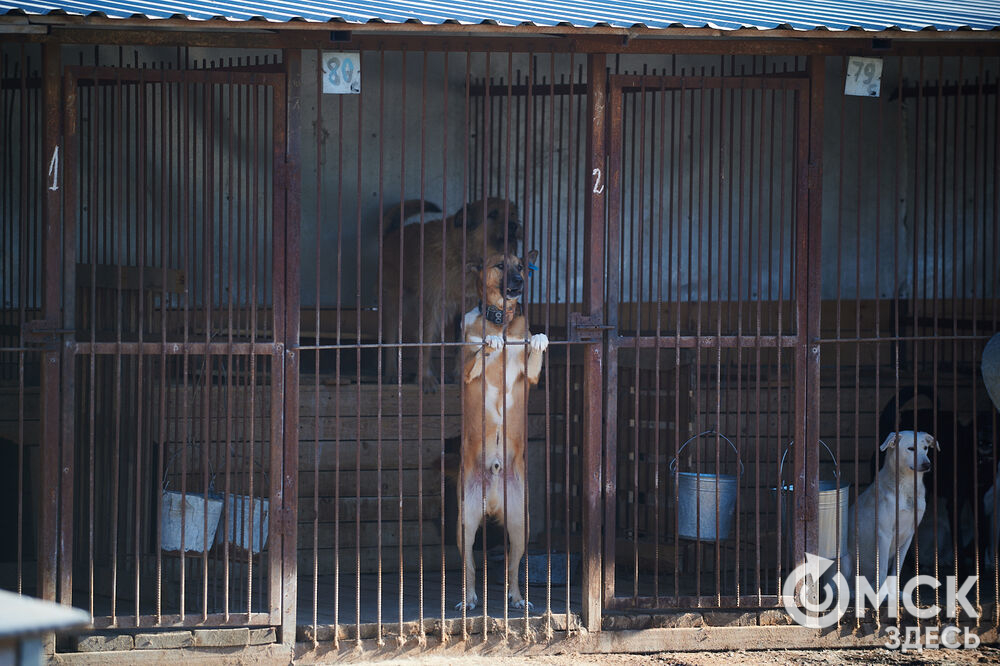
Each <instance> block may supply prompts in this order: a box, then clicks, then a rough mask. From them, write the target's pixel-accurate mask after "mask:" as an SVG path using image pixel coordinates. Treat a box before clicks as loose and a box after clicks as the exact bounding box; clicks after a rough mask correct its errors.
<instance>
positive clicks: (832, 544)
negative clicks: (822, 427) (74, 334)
mask: <svg viewBox="0 0 1000 666" xmlns="http://www.w3.org/2000/svg"><path fill="white" fill-rule="evenodd" d="M793 443H794V442H789V443H788V446H786V447H785V450H784V452H783V453H782V454H781V462H780V463H779V464H778V483H779V484H780V485H781V489H782V493H781V494H782V507H781V509H782V517H781V522H782V523H783V527H784V530H785V533H786V534H787V533H788V532H789V531H790V530H789V529H788V527H789V524H790V523H789V521H790V520H791V511H788V510H787V508H786V507H787V506H788V504H789V503H788V502H785V501H784V496H785V495H786V494H789V495H790V494H791V493H792V492H793V491H794V490H795V487H794V485H792V484H790V483H789V484H785V483H784V482H783V481H782V476H781V473H782V469H783V468H784V466H785V456H786V455H788V451H789V450H790V449H791V448H792V444H793ZM819 443H820V444H822V445H823V448H824V449H826V452H827V453H829V454H830V458H831V459H832V460H833V465H834V469H835V478H833V479H820V480H819V501H818V504H819V511H818V517H817V521H818V523H819V527H818V528H817V531H818V544H817V546H816V550H817V551H818V552H816V553H814V554H815V555H819V556H820V557H825V558H828V559H831V560H833V559H836V558H837V515H838V504H839V514H840V548H841V550H843V549H845V548H846V547H847V503H848V501H849V500H850V492H849V490H850V485H849V484H847V485H843V486H841V485H840V461H839V460H837V457H836V456H835V455H833V451H831V450H830V447H829V446H827V445H826V442H824V441H823V440H819ZM789 543H790V541H789Z"/></svg>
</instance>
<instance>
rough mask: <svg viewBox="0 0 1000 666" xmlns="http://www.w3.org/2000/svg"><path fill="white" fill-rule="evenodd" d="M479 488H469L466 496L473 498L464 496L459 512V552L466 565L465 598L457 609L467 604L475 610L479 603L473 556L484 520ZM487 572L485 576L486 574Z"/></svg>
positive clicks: (466, 606)
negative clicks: (474, 546)
mask: <svg viewBox="0 0 1000 666" xmlns="http://www.w3.org/2000/svg"><path fill="white" fill-rule="evenodd" d="M480 492H481V491H478V489H467V492H466V493H464V497H465V498H473V500H472V501H465V500H464V498H463V501H462V508H461V510H460V511H459V513H458V529H457V530H456V532H455V533H456V534H457V535H458V552H459V553H461V555H462V561H463V563H464V566H465V600H464V601H462V602H459V603H458V604H457V605H456V606H455V610H461V609H462V606H463V605H464V606H465V609H466V610H467V611H471V610H474V609H475V608H476V605H477V604H478V603H479V595H477V594H476V563H475V561H474V558H473V556H472V545H473V544H474V543H475V541H476V530H478V529H479V524H480V523H481V522H482V521H483V506H482V503H481V502H477V501H475V499H474V498H476V497H477V496H479V494H480ZM485 575H486V574H485V572H484V573H483V576H485Z"/></svg>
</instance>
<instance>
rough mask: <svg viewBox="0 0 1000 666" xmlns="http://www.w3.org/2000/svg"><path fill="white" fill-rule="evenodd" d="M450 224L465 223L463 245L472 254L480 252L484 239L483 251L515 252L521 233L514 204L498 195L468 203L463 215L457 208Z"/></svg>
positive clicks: (489, 252) (460, 225) (460, 224)
mask: <svg viewBox="0 0 1000 666" xmlns="http://www.w3.org/2000/svg"><path fill="white" fill-rule="evenodd" d="M452 224H453V225H454V226H456V227H458V228H461V227H462V225H463V224H464V225H465V229H466V233H467V234H468V235H467V236H466V242H467V247H468V250H469V254H471V255H473V256H475V255H478V254H479V253H481V252H482V251H483V241H484V240H485V242H486V254H491V253H492V252H499V253H501V254H506V253H508V252H510V253H512V254H515V255H516V254H517V249H518V243H519V242H520V241H521V236H522V235H523V234H522V230H521V220H520V217H519V216H518V212H517V205H516V204H515V203H513V202H511V201H507V200H506V199H500V198H498V197H490V198H488V199H481V200H479V201H477V202H476V203H474V204H470V205H469V206H468V207H467V208H466V214H463V213H462V212H461V211H460V212H458V213H456V214H455V216H454V219H453V222H452ZM505 242H506V245H505V244H504V243H505Z"/></svg>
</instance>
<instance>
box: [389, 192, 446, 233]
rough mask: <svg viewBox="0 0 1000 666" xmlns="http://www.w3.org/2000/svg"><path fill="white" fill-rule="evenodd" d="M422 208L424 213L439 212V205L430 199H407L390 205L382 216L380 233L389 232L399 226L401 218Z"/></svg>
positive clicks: (414, 213)
mask: <svg viewBox="0 0 1000 666" xmlns="http://www.w3.org/2000/svg"><path fill="white" fill-rule="evenodd" d="M421 208H422V209H423V212H425V213H440V212H441V207H440V206H438V205H437V204H436V203H433V202H431V201H425V200H423V199H407V200H406V201H401V202H400V203H398V204H396V205H395V206H392V207H391V208H389V209H388V210H387V211H385V214H384V215H383V216H382V233H385V234H387V233H389V232H390V231H395V230H396V229H398V228H399V226H400V224H401V223H402V221H403V220H405V219H406V218H408V217H410V216H411V215H416V214H417V213H419V212H420V211H421Z"/></svg>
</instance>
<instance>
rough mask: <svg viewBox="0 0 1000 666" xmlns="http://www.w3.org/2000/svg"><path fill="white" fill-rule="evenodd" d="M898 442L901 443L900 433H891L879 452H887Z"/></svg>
mask: <svg viewBox="0 0 1000 666" xmlns="http://www.w3.org/2000/svg"><path fill="white" fill-rule="evenodd" d="M898 442H899V433H898V432H890V433H889V436H888V437H886V438H885V441H884V442H882V446H880V447H879V448H878V450H879V451H885V450H886V449H888V448H890V447H893V446H896V444H897V443H898Z"/></svg>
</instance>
